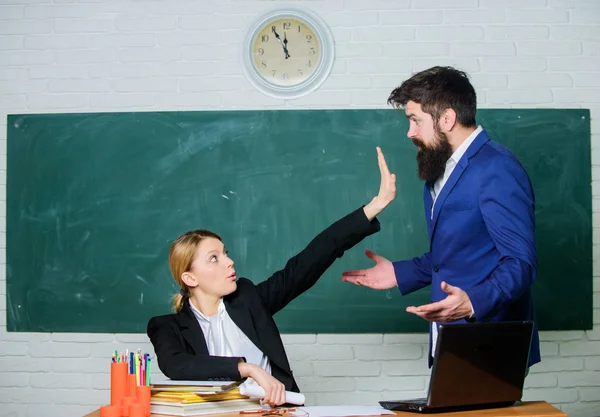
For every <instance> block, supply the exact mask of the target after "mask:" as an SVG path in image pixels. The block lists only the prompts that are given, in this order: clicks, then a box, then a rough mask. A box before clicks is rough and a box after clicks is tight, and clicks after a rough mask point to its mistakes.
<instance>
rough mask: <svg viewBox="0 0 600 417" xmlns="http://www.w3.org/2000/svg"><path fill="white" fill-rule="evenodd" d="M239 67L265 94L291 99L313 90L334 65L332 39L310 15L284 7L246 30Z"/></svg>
mask: <svg viewBox="0 0 600 417" xmlns="http://www.w3.org/2000/svg"><path fill="white" fill-rule="evenodd" d="M242 53H243V56H242V67H243V69H244V73H245V74H246V77H247V78H248V79H249V80H250V82H251V83H252V84H253V85H254V86H255V87H256V88H258V89H259V90H260V91H262V92H263V93H265V94H268V95H270V96H273V97H276V98H283V99H292V98H298V97H301V96H304V95H306V94H308V93H310V92H312V91H314V90H316V89H317V88H318V87H319V86H320V85H321V84H322V83H323V82H324V81H325V79H326V78H327V76H328V75H329V73H330V71H331V67H332V66H333V58H334V55H335V54H334V47H333V36H331V32H330V31H329V28H328V27H327V25H326V24H325V22H323V20H322V19H321V18H320V17H319V16H317V15H316V14H314V13H313V12H311V11H309V10H306V9H302V8H298V7H286V8H280V9H277V10H273V11H271V12H269V13H267V14H266V15H264V16H262V17H261V18H260V19H258V20H257V21H256V22H255V23H254V24H253V25H252V26H251V27H250V29H249V31H248V35H247V36H246V39H245V41H244V45H243V46H242Z"/></svg>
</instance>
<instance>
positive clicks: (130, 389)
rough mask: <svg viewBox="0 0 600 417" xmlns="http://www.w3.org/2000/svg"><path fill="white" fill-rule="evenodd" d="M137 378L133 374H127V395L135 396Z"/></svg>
mask: <svg viewBox="0 0 600 417" xmlns="http://www.w3.org/2000/svg"><path fill="white" fill-rule="evenodd" d="M136 388H137V378H136V377H135V374H129V375H127V396H128V397H137V390H136Z"/></svg>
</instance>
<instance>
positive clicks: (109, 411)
mask: <svg viewBox="0 0 600 417" xmlns="http://www.w3.org/2000/svg"><path fill="white" fill-rule="evenodd" d="M100 417H121V407H120V406H117V405H105V406H102V407H100Z"/></svg>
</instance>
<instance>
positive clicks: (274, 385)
mask: <svg viewBox="0 0 600 417" xmlns="http://www.w3.org/2000/svg"><path fill="white" fill-rule="evenodd" d="M238 371H239V372H240V375H241V376H242V377H244V378H252V379H253V380H254V381H256V383H257V384H258V385H260V387H261V388H262V389H263V390H265V396H264V397H263V399H262V400H263V403H265V404H269V405H270V406H271V407H277V406H278V405H281V404H283V403H285V385H283V384H282V383H281V382H279V380H277V379H276V378H274V377H273V376H272V375H271V374H270V373H268V372H267V371H265V370H264V369H262V368H261V367H260V366H258V365H254V364H252V363H246V362H240V363H239V364H238Z"/></svg>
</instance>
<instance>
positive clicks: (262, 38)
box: [260, 35, 269, 42]
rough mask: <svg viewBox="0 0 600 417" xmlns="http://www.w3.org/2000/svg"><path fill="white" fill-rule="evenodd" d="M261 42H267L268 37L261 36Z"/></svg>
mask: <svg viewBox="0 0 600 417" xmlns="http://www.w3.org/2000/svg"><path fill="white" fill-rule="evenodd" d="M260 41H261V42H269V35H262V36H261V37H260Z"/></svg>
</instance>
